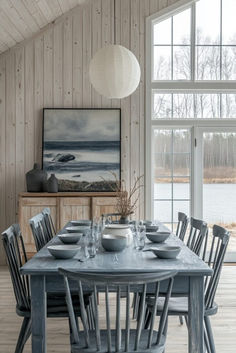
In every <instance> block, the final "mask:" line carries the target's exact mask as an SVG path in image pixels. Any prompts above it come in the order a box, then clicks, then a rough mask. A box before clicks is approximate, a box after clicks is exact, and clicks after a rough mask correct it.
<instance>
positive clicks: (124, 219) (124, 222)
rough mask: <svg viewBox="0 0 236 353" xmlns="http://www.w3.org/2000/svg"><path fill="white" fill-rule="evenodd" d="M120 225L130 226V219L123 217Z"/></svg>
mask: <svg viewBox="0 0 236 353" xmlns="http://www.w3.org/2000/svg"><path fill="white" fill-rule="evenodd" d="M119 223H120V224H129V217H128V216H126V217H124V216H121V217H120V220H119Z"/></svg>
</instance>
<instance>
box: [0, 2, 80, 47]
mask: <svg viewBox="0 0 236 353" xmlns="http://www.w3.org/2000/svg"><path fill="white" fill-rule="evenodd" d="M85 1H87V0H0V53H3V52H4V51H6V50H7V49H9V48H11V47H13V46H14V45H15V44H17V43H19V42H21V41H23V40H24V39H27V38H30V37H31V36H32V35H33V34H35V33H37V32H38V31H40V30H41V29H42V28H43V27H45V26H46V25H47V24H49V23H50V22H52V21H54V20H55V19H56V18H58V17H60V16H61V15H63V14H64V13H66V12H67V11H69V10H71V9H72V8H74V7H75V6H77V5H79V4H81V3H84V2H85Z"/></svg>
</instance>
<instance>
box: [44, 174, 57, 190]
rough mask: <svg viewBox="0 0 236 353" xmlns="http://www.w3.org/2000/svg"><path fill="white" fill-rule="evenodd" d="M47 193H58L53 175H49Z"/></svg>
mask: <svg viewBox="0 0 236 353" xmlns="http://www.w3.org/2000/svg"><path fill="white" fill-rule="evenodd" d="M47 185H48V192H58V180H57V178H56V177H55V174H51V176H50V178H49V179H48V182H47Z"/></svg>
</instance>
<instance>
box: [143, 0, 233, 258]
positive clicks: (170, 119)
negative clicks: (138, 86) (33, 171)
mask: <svg viewBox="0 0 236 353" xmlns="http://www.w3.org/2000/svg"><path fill="white" fill-rule="evenodd" d="M235 13H236V1H235V0H199V1H194V0H192V1H190V0H180V1H179V2H178V3H176V4H174V5H172V6H169V7H168V8H167V9H165V10H163V11H160V12H159V13H157V14H156V15H153V16H151V17H149V18H148V19H147V48H146V50H147V65H146V68H147V69H146V70H147V72H146V80H147V81H146V87H147V97H146V98H147V104H146V107H147V108H146V109H147V111H146V113H147V119H146V121H147V125H146V216H147V217H151V218H153V219H159V220H161V221H163V222H165V223H166V224H168V225H170V226H171V227H172V229H174V228H175V225H176V222H177V213H178V211H182V212H185V213H187V214H188V215H192V216H194V217H198V218H204V219H205V220H206V221H207V222H208V224H209V225H210V226H211V225H212V224H214V223H218V224H221V225H224V226H226V227H227V228H228V229H230V230H231V231H232V234H233V238H234V239H236V214H235V217H234V215H233V213H232V210H233V209H235V208H236V174H235V171H236V157H235V156H236V144H235V141H236V21H235ZM223 205H224V206H223ZM226 205H227V207H226ZM222 210H224V214H223V213H222ZM231 251H232V253H235V255H236V242H234V241H231ZM235 258H236V257H235Z"/></svg>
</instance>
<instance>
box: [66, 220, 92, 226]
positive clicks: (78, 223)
mask: <svg viewBox="0 0 236 353" xmlns="http://www.w3.org/2000/svg"><path fill="white" fill-rule="evenodd" d="M70 223H71V224H72V226H87V227H89V226H91V224H92V221H90V220H89V219H83V220H81V221H70Z"/></svg>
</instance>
